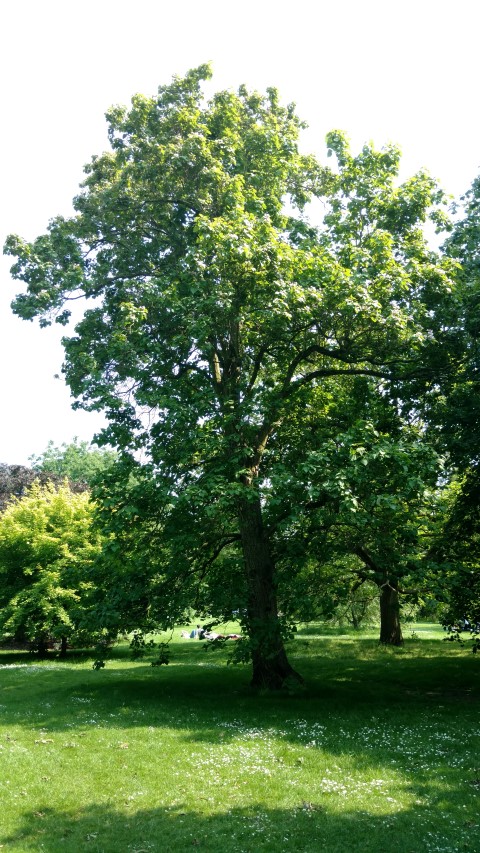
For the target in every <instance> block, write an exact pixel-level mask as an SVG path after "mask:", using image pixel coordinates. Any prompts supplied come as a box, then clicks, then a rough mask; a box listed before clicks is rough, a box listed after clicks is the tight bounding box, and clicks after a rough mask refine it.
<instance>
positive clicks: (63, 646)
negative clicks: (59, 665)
mask: <svg viewBox="0 0 480 853" xmlns="http://www.w3.org/2000/svg"><path fill="white" fill-rule="evenodd" d="M59 657H60V658H66V657H67V637H62V639H61V643H60V654H59Z"/></svg>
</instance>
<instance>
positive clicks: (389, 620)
mask: <svg viewBox="0 0 480 853" xmlns="http://www.w3.org/2000/svg"><path fill="white" fill-rule="evenodd" d="M380 642H381V643H384V644H385V645H387V646H401V645H402V643H403V637H402V629H401V627H400V607H399V601H398V590H397V588H396V586H395V585H394V584H391V583H389V582H387V583H384V584H383V585H382V586H381V587H380Z"/></svg>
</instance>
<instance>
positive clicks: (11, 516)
mask: <svg viewBox="0 0 480 853" xmlns="http://www.w3.org/2000/svg"><path fill="white" fill-rule="evenodd" d="M93 512H94V506H93V504H92V502H91V501H90V498H89V496H88V495H87V494H86V493H82V494H74V493H73V492H72V491H71V490H70V488H69V487H68V485H66V484H65V485H63V486H59V487H55V486H54V485H53V484H51V483H49V484H47V485H45V486H41V485H40V484H39V483H34V484H33V485H32V486H30V488H29V489H28V490H27V492H26V494H25V495H24V496H23V497H21V498H14V499H13V500H12V501H11V502H10V503H9V504H8V505H7V507H6V509H5V510H4V512H3V513H2V515H0V635H1V636H2V637H3V639H4V640H7V639H10V640H16V641H23V642H28V643H30V644H32V646H33V647H34V648H36V649H37V650H38V651H39V652H40V653H44V652H45V651H46V648H47V645H48V643H49V642H50V641H52V640H57V641H59V642H61V645H62V650H63V652H65V650H66V645H67V641H68V640H69V639H70V640H74V639H75V638H78V637H80V636H81V635H82V631H83V630H84V629H85V628H86V626H87V622H88V619H87V614H88V609H89V599H90V597H91V595H92V594H93V593H94V590H93V585H92V582H91V580H90V578H89V572H90V570H91V568H92V566H93V563H94V560H95V559H96V557H97V555H98V553H99V551H100V548H101V539H100V535H99V534H98V532H96V531H95V530H94V528H93V524H92V522H93Z"/></svg>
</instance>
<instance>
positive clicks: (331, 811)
mask: <svg viewBox="0 0 480 853" xmlns="http://www.w3.org/2000/svg"><path fill="white" fill-rule="evenodd" d="M292 799H294V798H292ZM439 817H440V815H439V816H437V817H436V818H434V817H433V816H432V815H431V814H429V813H428V812H426V810H425V809H424V807H422V806H420V805H418V806H414V807H412V808H410V809H404V810H402V811H397V812H391V811H390V812H389V813H387V812H384V813H383V814H374V813H372V812H371V811H368V810H363V811H353V810H349V809H348V808H347V809H343V810H342V813H341V814H339V813H338V808H337V806H336V805H335V804H334V803H332V800H331V799H330V800H329V798H328V797H324V798H323V801H317V802H307V801H302V800H299V801H298V802H297V803H292V806H291V807H289V808H278V809H267V808H265V807H263V806H262V805H261V804H258V803H253V804H251V805H249V806H245V807H242V806H231V807H230V808H228V807H224V808H223V809H222V810H221V811H217V812H216V813H215V814H211V813H208V810H207V808H203V807H202V806H200V807H199V808H197V809H196V810H192V809H191V808H190V809H189V808H188V806H187V805H186V804H185V803H178V802H176V803H174V804H170V803H169V802H168V798H165V800H164V801H163V802H162V803H161V804H159V805H158V806H157V807H156V808H153V809H140V810H138V809H135V808H132V807H130V806H129V805H126V806H125V809H124V811H122V812H120V811H117V810H115V809H113V808H111V807H109V806H108V805H99V804H93V805H90V806H88V807H86V808H80V809H78V811H74V812H73V811H66V812H59V811H55V810H54V809H50V808H49V807H48V804H46V805H44V806H43V807H39V808H38V809H36V810H35V811H30V812H25V814H24V815H23V817H22V821H21V823H20V825H19V826H18V829H17V830H16V831H15V832H13V833H10V834H8V835H3V836H0V843H1V844H3V845H4V846H5V847H6V848H7V849H12V850H13V851H15V850H17V851H22V853H27V851H38V850H42V851H45V853H60V851H61V853H77V851H78V850H86V851H92V853H127V851H129V853H150V851H158V853H180V851H181V852H182V853H183V851H189V850H199V851H201V850H203V851H205V853H257V851H262V853H287V851H288V853H290V851H292V850H294V851H296V853H319V851H323V850H324V851H328V853H345V850H356V851H357V850H358V851H362V853H379V851H382V853H418V851H419V850H422V851H433V850H440V849H441V850H449V851H453V850H455V851H461V850H467V849H468V850H470V851H472V850H474V849H478V847H477V848H475V847H474V846H472V840H473V841H474V840H475V835H474V833H475V830H474V829H472V827H471V825H470V823H469V822H468V821H465V822H464V825H463V826H462V827H461V828H459V829H458V830H457V832H456V836H455V841H454V843H455V845H456V846H455V847H452V846H451V844H452V838H451V836H450V837H449V836H448V828H447V827H446V826H445V825H442V823H441V819H440V820H439ZM472 837H473V838H472ZM445 843H447V845H448V846H445ZM352 845H353V846H352Z"/></svg>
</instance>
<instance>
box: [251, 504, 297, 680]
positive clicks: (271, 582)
mask: <svg viewBox="0 0 480 853" xmlns="http://www.w3.org/2000/svg"><path fill="white" fill-rule="evenodd" d="M238 519H239V526H240V536H241V543H242V549H243V558H244V565H245V574H246V580H247V586H248V606H247V630H248V634H249V639H250V642H251V646H252V663H253V676H252V682H251V684H252V687H255V688H257V689H258V688H264V689H267V690H279V689H280V688H281V687H282V686H283V685H284V683H285V680H286V679H287V678H292V679H294V680H295V681H298V682H299V683H302V682H303V679H302V677H301V676H300V675H299V674H298V673H297V672H296V671H295V670H294V669H293V667H292V666H291V665H290V663H289V662H288V659H287V655H286V652H285V648H284V645H283V640H282V636H281V626H280V621H279V618H278V610H277V596H276V589H275V567H274V564H273V560H272V557H271V554H270V549H269V545H268V541H267V537H266V535H265V530H264V527H263V522H262V508H261V504H260V498H259V497H258V495H255V494H253V490H252V494H251V495H248V493H247V494H246V495H245V496H243V497H242V498H240V499H239V501H238Z"/></svg>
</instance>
